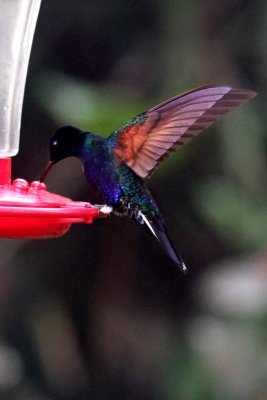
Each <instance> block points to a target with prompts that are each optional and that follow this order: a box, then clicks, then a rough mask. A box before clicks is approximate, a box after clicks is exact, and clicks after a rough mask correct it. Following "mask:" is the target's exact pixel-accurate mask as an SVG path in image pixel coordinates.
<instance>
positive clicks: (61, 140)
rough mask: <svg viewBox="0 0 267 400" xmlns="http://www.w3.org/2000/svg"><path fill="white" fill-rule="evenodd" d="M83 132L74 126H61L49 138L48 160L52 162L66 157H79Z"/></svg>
mask: <svg viewBox="0 0 267 400" xmlns="http://www.w3.org/2000/svg"><path fill="white" fill-rule="evenodd" d="M84 136H85V134H84V132H83V131H81V130H80V129H79V128H75V127H74V126H62V127H61V128H59V129H58V130H57V131H56V132H55V133H54V135H53V136H52V137H51V139H50V143H49V149H50V161H53V162H54V163H56V162H58V161H60V160H63V159H64V158H67V157H72V156H74V157H79V155H80V150H81V147H82V145H83V141H84Z"/></svg>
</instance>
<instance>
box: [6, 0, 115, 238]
mask: <svg viewBox="0 0 267 400" xmlns="http://www.w3.org/2000/svg"><path fill="white" fill-rule="evenodd" d="M40 4H41V0H12V1H6V0H0V89H1V90H0V237H6V238H52V237H57V236H61V235H63V234H64V233H66V232H67V231H68V230H69V228H70V227H71V224H72V223H79V222H84V223H87V224H91V223H92V222H93V219H94V218H96V217H99V216H105V215H107V214H108V213H109V212H110V211H111V209H106V208H105V207H104V208H102V207H101V206H92V205H91V204H90V203H85V202H80V201H72V200H70V199H68V198H66V197H62V196H59V195H57V194H54V193H50V192H47V191H46V185H45V184H44V183H42V182H39V181H34V182H31V183H28V182H27V181H26V180H25V179H15V180H14V181H13V182H11V164H12V162H11V157H12V156H15V155H16V154H17V153H18V150H19V136H20V123H21V112H22V103H23V96H24V88H25V81H26V75H27V69H28V63H29V56H30V50H31V45H32V40H33V34H34V30H35V26H36V21H37V17H38V13H39V9H40Z"/></svg>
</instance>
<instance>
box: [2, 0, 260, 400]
mask: <svg viewBox="0 0 267 400" xmlns="http://www.w3.org/2000/svg"><path fill="white" fill-rule="evenodd" d="M266 25H267V3H266V2H265V1H263V0H254V1H249V0H224V1H212V0H202V1H196V0H195V1H194V0H187V1H185V0H176V1H175V0H166V1H164V2H163V1H159V0H154V1H152V0H151V1H150V0H146V1H141V0H137V1H128V2H127V1H124V0H109V1H108V0H99V1H90V0H79V1H73V0H72V1H71V0H61V1H54V0H43V2H42V6H41V11H40V15H39V19H38V23H37V28H36V33H35V37H34V43H33V48H32V53H31V59H30V66H29V74H28V80H27V87H26V93H25V102H24V109H23V120H22V130H21V144H20V152H19V155H18V156H17V157H15V158H14V161H13V175H14V178H15V177H23V178H25V179H28V180H30V181H31V180H35V179H38V178H39V176H40V173H41V172H42V171H43V168H44V167H45V165H46V163H47V160H48V141H49V137H50V136H51V134H52V133H53V131H54V129H56V128H57V127H58V126H60V125H63V124H73V125H78V126H80V127H82V128H83V129H88V130H91V131H93V132H96V133H101V134H103V135H107V134H108V133H110V132H111V131H112V130H113V129H115V128H116V127H118V126H119V125H120V124H122V123H123V122H125V121H126V120H127V119H128V118H130V117H132V116H134V115H135V114H137V113H139V112H141V111H143V110H145V109H146V108H148V107H150V106H152V105H154V104H156V103H157V102H160V101H162V100H164V99H166V98H168V97H171V96H173V95H175V94H177V93H179V92H182V91H184V90H188V89H191V88H193V87H196V86H201V85H208V84H222V85H224V84H227V85H232V86H235V87H244V88H249V89H253V90H256V91H257V92H258V97H257V98H256V99H255V100H253V101H252V102H250V103H249V104H248V105H246V106H244V107H242V108H241V109H240V110H238V111H236V112H234V113H232V114H231V115H228V116H227V117H225V118H224V119H223V120H222V121H220V122H218V123H216V124H215V125H214V126H212V127H211V128H210V129H208V130H207V131H206V132H205V133H203V134H202V135H201V136H200V137H198V138H197V139H195V140H194V141H193V142H191V143H190V144H189V145H188V146H185V147H184V148H183V149H181V150H179V152H177V154H174V155H172V156H171V157H170V158H169V159H168V160H166V161H165V162H164V164H163V165H162V166H161V168H160V169H158V170H157V172H156V173H155V174H154V175H153V177H152V178H151V179H150V180H149V181H148V185H149V188H150V189H151V191H152V193H153V194H154V196H155V198H156V200H157V202H158V204H159V206H160V208H161V210H162V213H163V215H164V217H165V222H166V225H167V227H168V231H169V234H170V236H171V238H172V240H173V242H174V243H175V245H176V247H177V249H178V250H179V251H180V252H181V254H182V255H183V258H184V260H185V261H186V264H187V265H188V268H189V270H190V274H189V275H188V276H186V277H185V276H183V275H182V274H181V273H180V272H179V271H177V270H176V268H175V266H174V265H173V263H172V262H171V261H170V260H169V259H168V258H167V257H166V255H165V254H164V253H163V252H162V250H161V248H160V247H159V246H158V245H157V243H155V242H154V241H153V239H151V238H150V237H149V236H147V235H146V234H145V233H144V232H143V231H142V230H141V229H140V228H139V227H137V226H135V225H134V224H133V223H131V222H130V221H128V220H124V219H120V218H116V217H111V218H109V219H108V220H97V221H95V223H94V224H93V225H90V226H89V225H88V226H87V225H75V226H73V227H72V229H71V231H70V232H69V233H68V234H66V235H65V236H63V237H62V238H59V239H55V240H32V241H30V240H27V241H22V240H4V239H1V241H0V252H1V260H0V319H1V324H0V329H1V330H0V399H5V400H9V399H10V400H52V399H56V400H58V399H59V400H71V399H75V400H76V399H78V400H80V399H81V400H83V399H93V400H106V399H109V400H180V399H181V400H209V399H211V400H221V399H224V400H264V399H266V398H267V381H266V377H267V343H266V337H267V335H266V329H267V250H266V247H267V246H266V243H267V240H266V233H267V188H266V170H267V165H266V155H267V135H266V122H267V117H266V115H267V114H266V111H265V106H266V93H267V52H266V45H267V30H266ZM47 186H48V189H49V191H54V192H56V193H59V194H62V195H65V196H68V197H71V198H73V199H76V200H84V201H91V202H93V201H96V200H95V199H94V198H93V197H92V194H91V193H90V192H89V189H88V187H87V184H86V181H85V178H84V176H83V174H82V172H81V169H80V165H79V162H78V160H75V159H69V160H65V161H63V162H62V163H60V164H58V165H57V166H56V167H55V168H54V170H53V172H52V173H51V174H50V176H49V178H48V179H47Z"/></svg>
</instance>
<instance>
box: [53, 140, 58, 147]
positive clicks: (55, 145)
mask: <svg viewBox="0 0 267 400" xmlns="http://www.w3.org/2000/svg"><path fill="white" fill-rule="evenodd" d="M57 146H58V141H57V140H54V142H53V143H52V148H53V149H56V148H57Z"/></svg>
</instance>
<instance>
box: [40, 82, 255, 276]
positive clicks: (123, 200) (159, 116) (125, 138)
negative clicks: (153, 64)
mask: <svg viewBox="0 0 267 400" xmlns="http://www.w3.org/2000/svg"><path fill="white" fill-rule="evenodd" d="M255 95H256V93H255V92H253V91H250V90H246V89H234V88H231V87H229V86H206V87H200V88H196V89H193V90H190V91H187V92H184V93H182V94H179V95H177V96H174V97H172V98H170V99H168V100H166V101H164V102H162V103H160V104H158V105H156V106H155V107H152V108H150V109H148V110H147V111H145V112H142V113H140V114H138V115H137V116H135V117H134V118H132V119H130V120H129V121H128V122H126V123H125V124H124V125H122V126H121V127H120V128H118V129H116V130H115V131H113V132H112V133H111V135H110V136H109V137H107V138H104V137H102V136H99V135H96V134H94V133H91V132H86V131H83V130H81V129H79V128H77V127H73V126H63V127H60V128H59V129H58V130H56V132H55V133H54V135H53V136H52V137H51V139H50V144H49V149H50V161H49V163H48V166H47V168H46V169H45V171H44V173H43V174H42V176H41V178H40V181H44V179H45V178H46V176H47V174H48V172H49V171H50V170H51V168H52V166H53V165H55V163H57V162H59V161H61V160H63V159H65V158H67V157H72V156H74V157H78V158H79V159H80V161H81V165H82V170H83V172H84V174H85V176H86V179H87V181H88V184H89V187H90V188H91V189H92V190H94V191H95V192H97V193H99V194H100V195H101V197H102V199H103V201H104V202H105V204H107V205H108V206H110V207H112V210H113V212H114V213H115V214H116V215H126V216H128V217H130V219H132V220H134V221H135V222H136V223H137V224H138V225H140V226H143V227H144V228H145V229H146V230H147V231H148V232H149V233H150V234H151V235H152V236H153V237H154V238H156V239H157V240H158V242H159V243H160V244H161V246H162V247H163V249H164V250H165V252H166V253H167V255H168V256H169V257H170V258H171V259H172V260H173V261H174V263H175V264H176V265H177V266H178V268H179V269H180V270H181V271H182V272H184V273H186V272H187V268H186V266H185V263H184V261H183V259H182V257H181V255H180V254H179V253H178V252H177V251H176V249H175V247H174V245H173V244H172V242H171V240H170V238H169V236H168V233H167V230H166V227H165V225H164V220H163V217H162V215H161V213H160V211H159V208H158V206H157V204H156V202H155V200H154V199H153V197H152V195H151V193H150V192H149V190H148V188H147V186H146V184H145V181H144V179H145V178H148V177H150V176H151V175H152V173H153V172H154V171H155V169H156V168H157V167H158V166H159V164H160V163H161V162H162V161H163V160H164V159H165V158H166V157H167V156H168V155H169V154H170V153H171V152H173V151H175V150H176V149H178V148H179V147H181V146H183V145H184V144H186V143H187V142H189V141H190V140H192V139H193V138H194V137H195V136H197V135H198V134H199V133H201V132H202V131H203V130H204V129H206V128H207V127H209V126H210V125H211V124H213V123H214V122H215V121H217V120H218V119H220V118H221V117H223V116H224V115H225V114H227V113H228V112H229V111H231V110H234V109H235V108H237V107H239V106H240V105H242V104H244V103H246V102H247V101H248V100H250V99H251V98H253V97H254V96H255Z"/></svg>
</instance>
